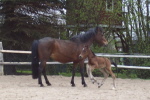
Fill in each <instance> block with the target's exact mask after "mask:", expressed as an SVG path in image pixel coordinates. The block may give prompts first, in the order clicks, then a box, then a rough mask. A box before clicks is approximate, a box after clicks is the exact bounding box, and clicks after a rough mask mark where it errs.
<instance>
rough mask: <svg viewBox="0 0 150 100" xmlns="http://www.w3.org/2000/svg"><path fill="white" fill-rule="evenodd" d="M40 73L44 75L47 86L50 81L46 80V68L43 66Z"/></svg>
mask: <svg viewBox="0 0 150 100" xmlns="http://www.w3.org/2000/svg"><path fill="white" fill-rule="evenodd" d="M42 73H43V75H44V78H45V82H46V84H47V85H48V86H50V85H51V83H50V82H49V81H48V78H47V76H46V68H45V67H44V68H43V72H42Z"/></svg>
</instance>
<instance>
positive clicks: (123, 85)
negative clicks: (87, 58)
mask: <svg viewBox="0 0 150 100" xmlns="http://www.w3.org/2000/svg"><path fill="white" fill-rule="evenodd" d="M48 79H49V81H50V82H51V84H52V86H46V84H45V81H44V80H43V83H44V85H45V87H39V85H38V84H37V80H33V79H32V77H31V76H30V75H29V76H0V100H150V80H142V79H117V80H116V84H117V89H116V90H112V89H111V88H112V79H111V78H108V79H107V80H106V82H105V84H104V85H103V86H102V87H101V88H98V87H97V84H92V83H91V81H90V80H89V79H88V78H85V81H86V83H87V85H88V87H83V86H82V85H81V77H75V84H76V87H71V84H70V80H71V77H64V76H48ZM97 79H99V80H102V78H100V77H97Z"/></svg>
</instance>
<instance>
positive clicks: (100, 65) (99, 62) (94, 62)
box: [79, 46, 117, 89]
mask: <svg viewBox="0 0 150 100" xmlns="http://www.w3.org/2000/svg"><path fill="white" fill-rule="evenodd" d="M79 57H80V58H81V59H82V58H84V57H88V64H87V65H86V70H87V74H88V76H89V77H90V79H91V81H92V82H93V83H94V82H97V80H96V79H95V78H94V77H93V75H92V71H93V70H94V69H99V70H100V71H101V72H102V73H103V75H104V79H103V80H102V82H101V83H99V82H97V84H98V87H99V88H100V87H101V86H102V85H103V84H104V81H105V80H106V79H107V77H108V75H109V74H110V75H111V76H112V78H113V89H115V88H116V84H115V78H116V77H115V74H114V73H113V72H112V70H111V64H113V65H114V66H115V67H116V68H117V65H116V64H115V63H114V62H111V61H110V60H109V59H108V58H106V57H97V56H96V55H95V54H94V53H93V52H92V50H91V49H90V48H89V47H88V46H85V47H83V49H82V51H81V53H80V55H79Z"/></svg>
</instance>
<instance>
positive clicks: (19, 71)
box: [17, 70, 32, 74]
mask: <svg viewBox="0 0 150 100" xmlns="http://www.w3.org/2000/svg"><path fill="white" fill-rule="evenodd" d="M17 73H23V74H32V71H30V70H17Z"/></svg>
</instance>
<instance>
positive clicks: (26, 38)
mask: <svg viewBox="0 0 150 100" xmlns="http://www.w3.org/2000/svg"><path fill="white" fill-rule="evenodd" d="M0 6H1V9H0V13H1V14H2V15H3V16H4V23H3V25H2V27H1V33H0V40H1V41H3V44H4V45H5V47H4V48H5V49H23V50H29V48H30V45H31V43H32V41H33V40H34V39H38V38H42V37H44V36H51V37H58V32H57V30H56V26H59V25H58V18H59V17H60V16H59V15H58V14H57V13H56V11H57V12H59V13H61V14H64V12H63V8H64V6H65V3H64V2H62V1H61V0H36V1H35V0H21V1H20V0H9V1H8V0H3V1H1V4H0Z"/></svg>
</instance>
